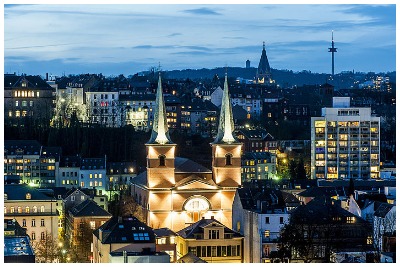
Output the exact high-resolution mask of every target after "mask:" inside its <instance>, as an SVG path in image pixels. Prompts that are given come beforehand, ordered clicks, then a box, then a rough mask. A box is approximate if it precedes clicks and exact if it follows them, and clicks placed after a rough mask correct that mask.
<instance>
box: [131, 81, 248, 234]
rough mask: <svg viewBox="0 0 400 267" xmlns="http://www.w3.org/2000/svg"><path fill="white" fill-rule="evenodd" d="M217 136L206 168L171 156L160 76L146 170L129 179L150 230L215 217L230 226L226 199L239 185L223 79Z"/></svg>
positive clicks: (237, 155)
mask: <svg viewBox="0 0 400 267" xmlns="http://www.w3.org/2000/svg"><path fill="white" fill-rule="evenodd" d="M224 87H225V89H224V96H223V101H222V105H221V112H220V114H221V115H220V123H219V127H218V134H217V136H216V138H215V140H214V142H213V143H212V144H211V146H212V170H209V169H207V168H205V167H203V166H201V165H200V164H197V163H195V162H193V161H191V160H189V159H186V158H180V157H175V149H176V144H174V143H173V142H172V141H171V139H170V137H169V130H168V124H167V116H166V110H165V105H164V100H163V94H162V88H161V78H160V79H159V83H158V89H157V98H156V105H155V107H156V108H155V113H154V122H153V129H152V133H151V137H150V140H149V141H148V142H147V143H146V149H147V171H145V172H143V173H141V174H139V175H138V176H137V177H135V178H134V179H133V182H132V188H131V195H132V196H134V198H135V200H136V201H137V203H139V205H141V206H142V207H143V209H144V211H145V213H146V218H147V220H146V223H147V224H148V225H149V226H150V227H153V228H163V227H168V228H170V229H171V230H172V231H177V230H180V229H182V228H184V227H185V225H187V223H195V222H197V221H198V220H199V219H200V218H201V217H207V218H210V217H211V216H215V218H218V220H219V221H220V222H221V223H223V224H224V225H227V226H228V227H230V226H231V222H232V219H231V216H232V202H233V197H234V194H235V190H236V188H237V187H238V186H240V185H241V177H240V154H241V146H242V145H241V143H240V142H238V141H237V140H236V138H235V137H234V135H233V131H234V123H233V118H232V109H231V103H230V101H229V91H228V83H227V78H226V77H225V86H224Z"/></svg>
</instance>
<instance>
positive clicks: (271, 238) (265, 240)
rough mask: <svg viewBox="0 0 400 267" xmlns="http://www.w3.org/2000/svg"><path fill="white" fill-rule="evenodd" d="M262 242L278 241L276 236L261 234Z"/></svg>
mask: <svg viewBox="0 0 400 267" xmlns="http://www.w3.org/2000/svg"><path fill="white" fill-rule="evenodd" d="M261 241H262V243H278V238H277V237H274V238H273V237H265V236H263V237H262V239H261Z"/></svg>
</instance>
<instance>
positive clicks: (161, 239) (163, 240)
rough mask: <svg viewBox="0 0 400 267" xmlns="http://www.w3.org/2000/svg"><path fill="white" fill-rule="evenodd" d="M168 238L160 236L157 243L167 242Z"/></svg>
mask: <svg viewBox="0 0 400 267" xmlns="http://www.w3.org/2000/svg"><path fill="white" fill-rule="evenodd" d="M166 240H167V239H166V238H165V237H162V238H158V239H157V244H159V245H161V244H166Z"/></svg>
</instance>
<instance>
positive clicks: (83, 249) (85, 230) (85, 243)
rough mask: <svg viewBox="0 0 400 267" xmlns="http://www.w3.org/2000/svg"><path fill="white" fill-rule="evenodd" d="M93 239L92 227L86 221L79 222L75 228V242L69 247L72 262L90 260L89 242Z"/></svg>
mask: <svg viewBox="0 0 400 267" xmlns="http://www.w3.org/2000/svg"><path fill="white" fill-rule="evenodd" d="M92 241H93V229H91V228H90V225H89V223H88V222H87V221H85V220H83V221H81V222H80V224H79V226H78V229H77V236H76V239H75V243H73V244H71V247H70V248H69V254H70V259H71V261H72V262H80V263H85V262H90V259H89V257H90V256H91V255H92V253H91V244H92Z"/></svg>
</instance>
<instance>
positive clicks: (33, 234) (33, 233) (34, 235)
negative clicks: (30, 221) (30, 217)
mask: <svg viewBox="0 0 400 267" xmlns="http://www.w3.org/2000/svg"><path fill="white" fill-rule="evenodd" d="M31 237H32V240H36V234H35V232H32V233H31Z"/></svg>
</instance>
